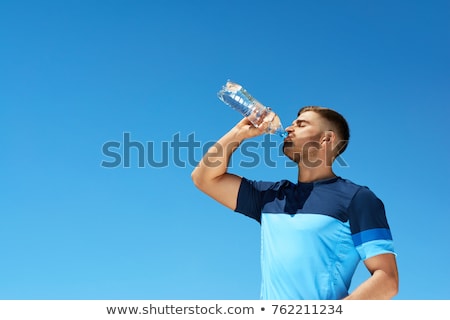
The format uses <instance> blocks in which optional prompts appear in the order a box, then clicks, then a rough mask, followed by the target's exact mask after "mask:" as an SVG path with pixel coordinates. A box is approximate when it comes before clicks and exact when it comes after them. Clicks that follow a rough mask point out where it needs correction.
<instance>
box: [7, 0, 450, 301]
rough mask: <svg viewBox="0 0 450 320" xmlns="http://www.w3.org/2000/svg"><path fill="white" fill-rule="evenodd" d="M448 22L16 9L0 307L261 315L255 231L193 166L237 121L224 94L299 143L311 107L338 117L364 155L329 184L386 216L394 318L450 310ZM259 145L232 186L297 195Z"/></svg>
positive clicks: (279, 7)
mask: <svg viewBox="0 0 450 320" xmlns="http://www.w3.org/2000/svg"><path fill="white" fill-rule="evenodd" d="M449 13H450V2H448V1H445V0H443V1H434V0H430V1H387V0H381V1H380V0H379V1H357V0H353V1H346V0H344V1H331V0H329V1H324V0H321V1H294V0H292V1H283V0H280V1H276V2H273V1H235V0H232V1H206V0H205V1H199V0H193V1H173V0H172V1H162V0H157V1H2V2H1V3H0V121H1V123H0V139H1V140H0V142H1V157H0V165H1V166H0V180H1V190H2V191H1V201H0V259H1V263H0V299H258V297H259V283H260V271H259V225H258V224H257V223H256V222H254V221H252V220H250V219H248V218H245V217H243V216H240V215H238V214H235V213H233V212H231V211H230V210H228V209H226V208H224V207H222V206H220V205H219V204H217V203H215V202H214V201H213V200H211V199H209V198H208V197H206V196H205V195H203V194H202V193H201V192H200V191H198V190H197V189H195V188H194V186H193V184H192V182H191V179H190V173H191V171H192V169H193V165H194V163H193V161H190V160H189V157H190V158H191V160H192V159H193V160H195V161H198V160H199V159H200V156H201V154H202V148H203V147H204V146H205V145H206V146H207V145H208V143H211V142H212V141H214V140H216V139H218V138H219V137H220V136H221V135H222V134H224V133H225V132H226V131H227V130H228V129H229V128H231V127H232V126H233V125H234V124H235V123H236V122H237V121H238V120H239V119H240V117H239V114H238V113H236V112H234V111H233V110H231V109H230V108H229V107H227V106H225V105H224V104H222V102H220V101H219V100H218V99H217V97H216V92H217V91H218V90H219V89H220V87H221V86H222V85H223V84H224V83H225V81H226V80H227V79H232V80H234V81H236V82H239V83H241V84H243V85H244V86H245V87H246V88H247V89H248V91H250V92H251V93H252V94H253V95H254V96H255V97H257V98H258V99H259V100H260V101H262V102H263V103H265V104H267V105H270V106H271V107H272V108H273V109H275V110H276V111H277V112H278V113H279V115H280V117H281V118H282V120H283V122H284V123H285V124H288V123H290V122H291V121H292V120H293V119H294V118H295V116H296V113H297V110H298V109H299V108H300V107H301V106H304V105H322V106H327V107H331V108H334V109H336V110H338V111H339V112H341V113H342V114H343V115H344V116H345V117H346V118H347V119H348V121H349V123H350V126H351V132H352V138H351V141H350V145H349V148H348V150H347V151H346V152H345V153H344V155H343V157H344V159H345V163H346V165H337V166H336V168H335V169H336V172H337V173H338V174H339V175H340V176H342V177H344V178H348V179H351V180H353V181H354V182H356V183H360V184H363V185H367V186H369V187H370V188H371V189H372V190H373V191H374V192H375V193H376V194H377V195H378V196H379V197H380V198H381V199H382V200H383V201H384V203H385V206H386V210H387V214H388V219H389V222H390V225H391V229H392V232H393V235H394V240H395V246H396V250H397V253H398V263H399V270H400V277H401V287H400V293H399V295H398V296H397V299H450V277H449V276H448V266H449V264H450V250H449V244H450V232H449V227H450V192H449V191H450V188H449V181H450V170H449V163H450V149H449V147H450V145H449V138H448V136H449V133H448V131H449V126H448V122H449V117H450V77H449V75H450V19H449ZM126 137H128V138H129V139H130V140H132V141H134V142H139V143H141V144H142V146H143V148H144V151H145V157H144V160H145V165H144V166H143V167H139V150H138V147H133V148H131V149H130V152H131V153H130V155H129V157H128V160H129V165H128V166H126V165H125V162H124V160H125V159H124V158H125V157H124V156H125V154H124V153H125V152H126V150H124V149H125V148H124V143H125V141H124V140H125V139H126ZM189 137H191V139H192V141H193V143H187V142H186V141H189V140H188V139H189ZM176 139H178V140H179V141H181V144H179V146H183V145H185V146H186V145H190V146H192V147H191V148H190V149H189V148H188V147H182V148H181V149H180V148H178V151H174V150H176V147H174V146H176V144H177V143H176V142H174V141H176ZM252 141H253V145H249V146H250V147H251V148H249V149H248V150H247V151H249V153H248V154H247V155H245V154H242V153H239V152H238V153H237V154H236V157H235V158H234V159H233V162H232V167H231V169H230V170H231V171H232V172H234V173H237V174H240V175H245V176H246V177H248V178H252V179H262V180H275V179H283V178H287V179H290V180H295V179H296V177H297V170H296V168H293V167H292V166H291V165H290V163H289V162H288V161H287V160H286V159H285V158H284V157H282V156H280V155H279V152H278V149H277V148H278V146H279V144H280V143H281V139H278V138H277V137H271V141H273V142H274V143H275V144H276V145H277V146H276V147H273V148H272V149H271V150H270V155H269V154H267V153H264V152H263V150H262V149H261V148H260V147H258V146H261V142H262V141H263V137H260V138H255V139H254V140H252ZM108 142H113V143H116V145H117V143H119V144H120V145H119V147H117V148H110V149H109V150H110V151H111V150H114V151H115V152H116V154H117V155H119V156H120V157H121V158H120V160H121V163H120V165H118V166H116V167H115V168H105V167H104V166H102V163H105V162H107V163H111V162H113V161H114V160H115V158H113V157H112V156H108V155H106V154H105V153H104V152H103V150H102V149H103V146H104V145H105V143H108ZM171 143H172V144H171ZM183 143H184V144H183ZM165 146H167V147H168V148H167V152H166V151H165ZM176 152H178V153H176ZM143 156H144V155H143ZM164 156H167V163H166V165H164V166H162V167H159V168H158V167H157V166H156V165H153V166H152V165H149V159H150V158H151V160H154V161H153V162H159V163H161V161H163V160H164ZM258 158H259V161H256V162H257V163H253V165H251V168H247V167H245V166H243V165H242V162H244V163H249V162H252V161H254V160H255V159H256V160H258ZM268 158H269V159H268ZM264 159H266V160H270V161H264ZM270 162H274V164H273V163H270ZM240 164H241V165H240ZM365 277H367V273H366V271H365V270H364V269H359V270H358V272H357V274H356V275H355V278H354V282H353V286H356V285H357V284H359V283H360V282H361V281H362V280H363V279H364V278H365Z"/></svg>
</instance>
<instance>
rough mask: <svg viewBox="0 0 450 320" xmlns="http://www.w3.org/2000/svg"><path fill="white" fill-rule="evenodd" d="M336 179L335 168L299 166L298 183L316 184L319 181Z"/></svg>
mask: <svg viewBox="0 0 450 320" xmlns="http://www.w3.org/2000/svg"><path fill="white" fill-rule="evenodd" d="M334 177H336V174H334V172H333V168H332V167H330V166H320V167H316V168H311V167H306V166H304V165H303V164H301V163H300V164H299V165H298V181H299V182H305V183H307V182H314V181H319V180H325V179H331V178H334Z"/></svg>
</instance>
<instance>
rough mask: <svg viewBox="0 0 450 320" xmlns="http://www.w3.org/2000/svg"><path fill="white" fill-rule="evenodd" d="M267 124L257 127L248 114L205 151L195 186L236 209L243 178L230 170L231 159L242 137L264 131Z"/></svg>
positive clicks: (196, 170) (196, 171)
mask: <svg viewBox="0 0 450 320" xmlns="http://www.w3.org/2000/svg"><path fill="white" fill-rule="evenodd" d="M266 127H267V124H266V123H263V124H261V126H260V127H258V128H256V127H254V126H253V125H252V124H251V123H250V121H249V120H247V119H246V118H244V119H242V121H240V122H239V123H238V124H237V125H236V126H235V127H234V128H233V129H231V130H230V131H229V132H228V133H226V134H225V135H224V136H223V137H222V138H220V139H219V141H217V142H216V143H215V144H214V145H213V146H212V147H211V148H209V150H208V151H207V152H206V153H205V155H204V156H203V158H202V160H201V161H200V162H199V164H198V166H197V167H196V168H195V169H194V171H193V172H192V174H191V176H192V180H193V181H194V184H195V186H196V187H197V188H199V189H200V190H201V191H203V192H204V193H206V194H207V195H209V196H210V197H211V198H213V199H215V200H216V201H218V202H220V203H221V204H223V205H225V206H226V207H228V208H230V209H232V210H235V209H236V205H237V195H238V191H239V187H240V185H241V179H242V178H241V177H239V176H237V175H234V174H231V173H228V171H227V169H228V163H229V161H230V158H231V155H232V154H233V152H234V151H235V150H236V149H237V148H238V147H239V145H240V144H241V143H242V141H244V140H245V139H248V138H252V137H256V136H258V135H261V134H263V133H264V130H265V128H266Z"/></svg>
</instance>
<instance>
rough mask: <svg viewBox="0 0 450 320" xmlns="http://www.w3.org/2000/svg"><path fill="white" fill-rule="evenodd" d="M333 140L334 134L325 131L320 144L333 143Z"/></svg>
mask: <svg viewBox="0 0 450 320" xmlns="http://www.w3.org/2000/svg"><path fill="white" fill-rule="evenodd" d="M335 139H336V135H335V134H334V132H333V131H331V130H327V131H325V133H324V135H323V137H322V140H321V142H333V141H334V140H335Z"/></svg>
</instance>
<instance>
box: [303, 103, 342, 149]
mask: <svg viewBox="0 0 450 320" xmlns="http://www.w3.org/2000/svg"><path fill="white" fill-rule="evenodd" d="M307 111H312V112H316V113H318V114H319V115H320V116H321V117H323V118H324V119H326V120H328V121H330V122H331V123H332V124H333V125H334V126H335V127H336V131H337V132H336V135H337V136H338V137H339V138H340V141H339V142H338V144H337V156H338V155H340V154H342V153H343V152H344V151H345V149H347V146H348V142H349V140H350V128H349V126H348V123H347V120H345V118H344V117H343V116H342V115H341V114H340V113H339V112H336V111H334V110H333V109H330V108H325V107H319V106H306V107H303V108H301V109H300V111H299V112H298V114H297V117H298V116H299V115H301V114H302V113H304V112H307Z"/></svg>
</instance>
